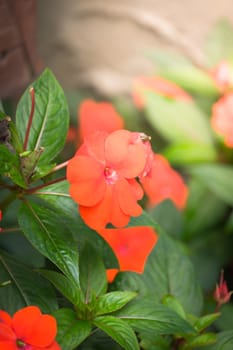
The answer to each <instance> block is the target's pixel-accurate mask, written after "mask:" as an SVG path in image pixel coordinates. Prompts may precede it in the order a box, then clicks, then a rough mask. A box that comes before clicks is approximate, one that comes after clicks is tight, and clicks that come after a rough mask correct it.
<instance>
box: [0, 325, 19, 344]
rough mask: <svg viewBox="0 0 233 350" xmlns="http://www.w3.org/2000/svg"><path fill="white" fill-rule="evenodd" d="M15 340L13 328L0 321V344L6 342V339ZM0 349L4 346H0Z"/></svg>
mask: <svg viewBox="0 0 233 350" xmlns="http://www.w3.org/2000/svg"><path fill="white" fill-rule="evenodd" d="M15 340H16V334H15V332H14V331H13V329H12V328H11V327H10V326H9V325H7V324H5V323H0V344H1V342H6V341H10V342H15ZM0 349H5V348H1V347H0ZM6 349H7V348H6Z"/></svg>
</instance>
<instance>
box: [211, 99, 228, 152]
mask: <svg viewBox="0 0 233 350" xmlns="http://www.w3.org/2000/svg"><path fill="white" fill-rule="evenodd" d="M211 125H212V127H213V129H214V130H215V131H216V133H217V134H219V135H221V136H222V137H223V140H224V143H225V145H226V146H228V147H233V93H229V94H227V95H225V96H223V97H221V98H220V99H219V100H218V101H217V102H216V103H215V104H214V105H213V108H212V117H211Z"/></svg>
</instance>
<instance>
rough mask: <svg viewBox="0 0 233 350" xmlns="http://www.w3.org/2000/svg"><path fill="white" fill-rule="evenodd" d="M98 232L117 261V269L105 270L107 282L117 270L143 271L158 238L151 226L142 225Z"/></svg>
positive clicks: (112, 278) (111, 279)
mask: <svg viewBox="0 0 233 350" xmlns="http://www.w3.org/2000/svg"><path fill="white" fill-rule="evenodd" d="M99 234H100V235H101V236H102V237H103V238H104V239H105V240H106V241H107V243H108V244H109V245H110V247H111V248H112V250H113V251H114V253H115V255H116V257H117V259H118V263H119V269H108V270H107V278H108V281H109V282H112V281H113V280H114V278H115V276H116V274H117V273H118V272H119V271H132V272H137V273H143V271H144V267H145V264H146V260H147V258H148V256H149V254H150V253H151V251H152V249H153V247H154V246H155V244H156V242H157V240H158V236H157V234H156V232H155V231H154V230H153V228H152V227H144V226H141V227H127V228H122V229H104V230H101V231H99Z"/></svg>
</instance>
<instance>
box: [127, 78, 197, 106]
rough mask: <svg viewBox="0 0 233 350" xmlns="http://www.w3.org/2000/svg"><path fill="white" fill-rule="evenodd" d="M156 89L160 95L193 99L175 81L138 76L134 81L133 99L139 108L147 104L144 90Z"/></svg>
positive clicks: (178, 98) (183, 99)
mask: <svg viewBox="0 0 233 350" xmlns="http://www.w3.org/2000/svg"><path fill="white" fill-rule="evenodd" d="M145 91H154V92H155V93H158V94H160V95H163V96H166V97H170V98H174V99H177V100H182V101H191V99H192V98H191V96H190V95H189V94H188V93H187V92H185V91H184V90H183V89H181V88H180V87H179V86H178V85H176V84H175V83H172V82H171V81H169V80H166V79H164V78H161V77H157V76H153V77H144V76H141V77H138V78H137V79H136V81H135V83H134V88H133V100H134V103H135V105H136V106H137V107H138V108H143V107H144V105H145V98H144V92H145Z"/></svg>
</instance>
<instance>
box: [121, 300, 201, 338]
mask: <svg viewBox="0 0 233 350" xmlns="http://www.w3.org/2000/svg"><path fill="white" fill-rule="evenodd" d="M153 299H154V298H152V297H150V298H149V297H146V298H141V299H135V300H133V301H132V302H130V303H129V304H128V305H126V306H125V307H124V308H123V309H121V310H120V311H118V312H116V313H115V315H116V316H117V317H120V318H121V319H123V320H125V321H127V322H128V323H129V325H130V326H131V327H132V328H133V329H134V330H135V331H138V332H149V333H150V332H153V333H154V334H155V335H158V334H192V333H196V332H195V330H194V328H193V327H192V326H191V325H190V324H189V323H188V322H187V321H185V320H184V319H183V318H181V317H180V316H179V315H178V314H177V313H176V312H174V311H173V310H171V309H170V308H168V307H166V306H164V305H161V304H158V303H156V302H155V300H153Z"/></svg>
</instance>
